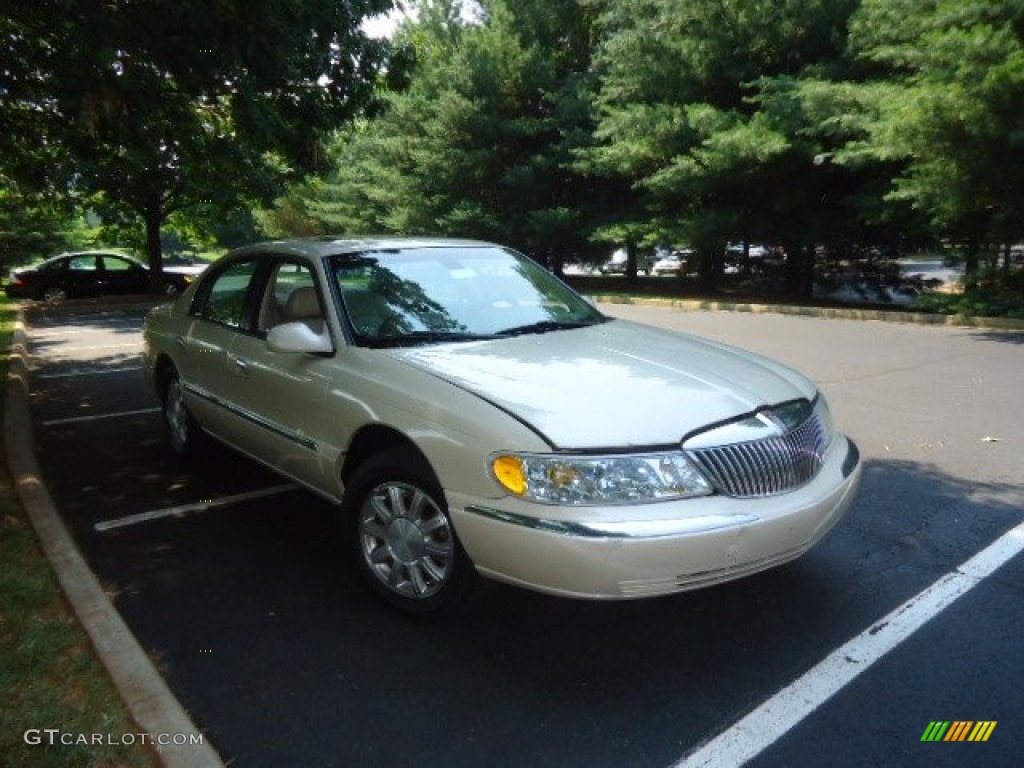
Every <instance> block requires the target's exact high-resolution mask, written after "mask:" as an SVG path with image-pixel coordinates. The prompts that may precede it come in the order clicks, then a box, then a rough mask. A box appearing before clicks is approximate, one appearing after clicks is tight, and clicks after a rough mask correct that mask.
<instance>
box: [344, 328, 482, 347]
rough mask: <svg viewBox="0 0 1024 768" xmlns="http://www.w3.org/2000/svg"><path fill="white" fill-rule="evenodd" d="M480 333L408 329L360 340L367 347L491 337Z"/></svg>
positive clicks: (399, 345)
mask: <svg viewBox="0 0 1024 768" xmlns="http://www.w3.org/2000/svg"><path fill="white" fill-rule="evenodd" d="M493 338H494V336H490V335H487V334H482V333H467V332H466V331H410V332H409V333H399V334H396V335H394V336H363V337H362V338H361V341H363V343H365V344H366V346H368V347H374V348H380V347H405V346H412V345H416V344H440V343H442V342H445V341H481V340H484V339H493Z"/></svg>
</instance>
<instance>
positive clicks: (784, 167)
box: [582, 0, 856, 292]
mask: <svg viewBox="0 0 1024 768" xmlns="http://www.w3.org/2000/svg"><path fill="white" fill-rule="evenodd" d="M602 5H603V14H602V20H603V23H604V29H605V33H604V36H603V39H602V43H601V46H600V51H599V54H598V56H597V59H596V60H597V67H598V72H599V74H600V87H599V89H598V91H597V94H596V99H595V108H596V110H597V112H598V127H597V130H596V133H595V138H596V143H595V145H594V146H593V147H592V148H590V149H589V150H587V151H586V152H584V153H582V161H583V162H584V163H586V165H587V167H588V168H589V169H590V170H591V171H592V172H594V173H604V174H606V175H611V176H617V177H619V178H621V179H623V180H625V181H626V182H628V184H629V187H630V189H631V190H632V194H633V199H632V200H631V201H630V204H629V205H627V206H626V207H627V209H628V210H631V211H632V212H633V214H632V218H633V219H634V220H636V219H641V220H647V221H649V222H652V224H654V225H655V226H657V227H658V228H659V229H661V230H662V232H660V233H658V236H662V237H664V238H665V239H679V238H682V239H684V240H686V241H688V242H689V244H691V245H694V246H696V247H697V248H698V251H699V253H700V255H701V260H700V261H701V270H700V271H701V278H702V281H703V283H704V285H705V286H706V287H711V286H712V284H713V281H714V276H715V273H716V270H717V269H718V268H719V267H720V264H719V263H718V260H719V258H720V255H721V253H722V251H723V249H724V246H725V244H726V242H727V241H728V240H745V241H750V240H755V241H757V240H767V241H772V242H787V243H788V244H789V247H788V248H787V250H788V252H789V255H790V259H791V261H792V263H793V268H792V269H791V270H790V272H791V275H792V279H791V283H792V284H793V286H794V287H795V288H799V289H801V290H803V291H804V292H806V291H808V290H809V287H810V286H809V283H808V281H807V280H806V279H802V276H804V275H805V273H806V270H805V268H804V267H805V265H806V263H807V262H808V258H806V257H807V254H808V252H809V248H810V246H811V245H813V240H812V237H813V235H812V232H813V230H814V229H816V228H817V229H824V227H823V226H817V225H816V223H817V222H820V221H823V220H824V219H825V218H826V214H827V213H828V211H830V210H832V205H831V202H832V200H835V199H838V197H839V195H838V191H839V190H840V189H841V188H842V187H843V186H844V185H845V184H846V183H847V180H844V179H842V178H841V173H839V171H838V169H832V168H824V169H823V168H821V167H820V165H819V166H816V165H815V164H814V162H813V160H814V158H815V157H816V156H818V155H820V154H821V149H820V148H819V147H818V146H817V145H816V144H815V143H814V142H813V141H809V140H807V137H806V136H804V135H803V134H802V127H803V126H801V125H799V124H794V123H793V118H794V117H797V115H795V114H793V113H790V114H788V115H787V114H784V113H781V112H780V110H779V109H778V105H777V104H776V105H775V106H776V108H775V109H774V110H773V111H768V110H767V109H766V104H765V102H764V101H763V99H762V95H763V92H764V91H765V89H767V88H768V87H769V85H770V84H771V83H773V82H775V81H776V80H778V79H782V78H799V77H802V76H804V74H805V73H806V72H808V71H811V70H813V69H814V68H818V69H828V68H830V67H835V66H838V62H840V61H841V60H842V58H843V56H844V47H845V39H846V35H845V29H846V22H847V20H848V18H849V15H850V13H851V12H852V10H853V8H854V7H855V5H856V3H855V2H854V0H843V1H842V2H826V1H825V0H785V1H784V2H777V1H776V0H750V1H749V2H744V3H736V2H730V0H607V2H605V3H603V4H602ZM833 188H834V189H835V190H836V192H832V191H831V190H833ZM823 200H824V201H826V202H827V203H828V205H822V204H821V203H822V201H823Z"/></svg>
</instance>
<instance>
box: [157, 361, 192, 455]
mask: <svg viewBox="0 0 1024 768" xmlns="http://www.w3.org/2000/svg"><path fill="white" fill-rule="evenodd" d="M163 383H164V386H163V400H164V407H163V413H164V428H165V430H166V432H167V441H168V442H169V443H170V445H171V450H172V451H174V452H175V453H176V454H177V455H178V456H183V457H184V456H191V455H194V454H196V453H197V452H198V450H199V447H200V444H201V442H202V429H201V428H200V426H199V424H198V423H197V422H196V420H195V419H194V418H192V414H191V413H189V411H188V407H187V406H186V405H185V398H184V393H183V391H182V388H181V381H180V379H179V378H178V372H177V371H175V370H174V369H171V370H170V371H168V372H167V374H165V376H164V379H163Z"/></svg>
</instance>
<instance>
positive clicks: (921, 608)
mask: <svg viewBox="0 0 1024 768" xmlns="http://www.w3.org/2000/svg"><path fill="white" fill-rule="evenodd" d="M1021 552H1024V523H1021V524H1019V525H1018V526H1017V527H1015V528H1013V529H1011V530H1010V531H1008V532H1007V533H1005V534H1003V535H1002V536H1001V537H1000V538H999V539H997V540H996V541H995V542H994V543H993V544H990V545H989V546H988V547H986V548H985V549H983V550H982V551H981V552H979V553H978V554H977V555H975V556H974V557H972V558H970V559H969V560H967V561H966V562H964V563H963V564H962V565H961V566H960V567H959V568H957V569H956V570H954V571H952V572H950V573H948V574H946V575H945V576H943V577H942V578H941V579H939V580H938V581H936V582H935V583H934V584H932V586H930V587H929V588H928V589H926V590H924V591H923V592H921V593H920V594H918V595H915V596H914V597H912V598H910V599H909V600H907V601H906V602H905V603H903V604H902V605H901V606H899V607H898V608H896V609H895V610H894V611H892V612H891V613H890V614H889V615H888V616H886V617H885V618H883V619H882V620H880V621H878V622H877V623H876V624H874V626H872V627H869V628H868V629H866V630H865V631H864V632H862V633H860V634H859V635H857V636H856V637H855V638H853V639H852V640H850V641H849V642H848V643H846V644H845V645H843V646H841V647H839V648H837V649H836V650H835V651H833V652H832V653H831V654H830V655H829V656H828V657H827V658H826V659H825V660H824V661H822V662H821V663H819V664H818V665H817V666H815V667H813V668H812V669H810V670H809V671H808V672H807V673H805V674H804V675H803V676H802V677H800V678H799V679H797V680H796V681H795V682H793V683H792V684H790V685H789V686H787V687H786V688H784V689H783V690H781V691H779V692H778V693H777V694H775V695H774V696H772V697H771V698H770V699H768V701H766V702H764V703H763V704H762V705H761V706H759V707H758V708H757V709H755V710H754V711H753V712H751V713H750V714H748V715H747V716H746V717H744V718H742V719H741V720H740V721H739V722H737V723H736V724H734V725H733V726H732V727H731V728H729V729H728V730H726V731H725V732H723V733H721V734H719V735H718V736H716V737H715V738H713V739H711V740H710V741H708V742H706V743H705V744H704V745H703V746H701V747H700V748H699V749H697V750H696V751H694V752H692V753H690V754H689V755H687V756H686V757H684V758H683V759H682V760H680V761H679V762H677V763H675V765H674V766H673V768H697V767H698V766H700V767H701V768H709V767H715V768H717V767H718V766H721V768H727V767H728V766H738V765H743V764H744V763H746V762H747V761H749V760H751V759H753V758H754V757H757V755H759V754H760V753H761V752H763V751H764V750H766V749H767V748H768V747H770V746H771V745H772V744H774V743H775V742H776V741H778V740H779V739H780V738H782V736H784V735H785V734H786V733H787V732H788V731H790V730H791V729H793V728H794V727H796V726H797V725H799V724H800V722H801V721H803V720H804V719H805V718H807V717H808V716H809V715H811V714H812V713H813V712H814V711H815V710H816V709H818V707H820V706H821V705H822V704H824V703H825V702H826V701H828V700H829V699H830V698H831V697H832V696H834V695H835V694H836V693H838V692H839V691H840V690H842V689H843V688H844V687H845V686H847V685H849V684H850V683H851V682H852V681H853V680H854V679H855V678H856V677H857V676H859V675H860V674H861V673H862V672H864V671H866V670H867V669H869V668H870V667H871V666H872V665H873V664H874V663H875V662H876V661H878V660H879V659H881V658H882V657H883V656H885V655H886V654H887V653H889V651H891V650H893V649H894V648H896V646H898V645H899V644H900V643H902V642H903V641H904V640H906V639H907V638H908V637H910V636H911V635H912V634H913V633H914V632H916V631H917V630H919V629H920V628H921V627H922V626H924V625H925V624H926V623H927V622H928V621H930V620H931V619H933V618H935V617H936V616H938V615H939V614H940V613H942V611H944V610H945V609H946V608H948V607H949V606H950V605H951V604H952V603H953V602H954V601H956V600H957V599H958V598H960V597H963V596H964V595H965V594H967V593H968V592H969V591H970V590H971V589H973V588H974V587H976V586H978V584H980V583H981V582H982V581H983V580H984V579H985V578H987V577H988V576H991V575H992V574H993V573H994V572H995V571H996V570H997V569H998V568H1000V567H1001V566H1003V565H1005V564H1006V563H1007V562H1009V561H1010V560H1011V559H1012V558H1013V557H1015V556H1016V555H1019V554H1020V553H1021ZM991 726H992V728H994V727H995V723H994V722H992V723H991ZM963 730H966V729H963ZM925 735H928V731H926V732H925ZM988 735H991V730H989V731H988ZM986 738H987V737H986ZM925 740H926V739H924V738H923V737H922V741H925ZM928 740H930V739H928ZM975 740H977V739H975Z"/></svg>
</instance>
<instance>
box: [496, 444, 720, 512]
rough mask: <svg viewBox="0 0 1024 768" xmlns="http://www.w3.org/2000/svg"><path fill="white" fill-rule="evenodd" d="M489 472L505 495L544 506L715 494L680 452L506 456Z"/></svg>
mask: <svg viewBox="0 0 1024 768" xmlns="http://www.w3.org/2000/svg"><path fill="white" fill-rule="evenodd" d="M491 472H492V474H493V475H494V479H495V480H497V481H498V483H499V484H500V485H501V486H502V487H503V488H504V489H505V490H507V491H509V492H510V493H512V494H514V495H516V496H519V497H521V498H524V499H529V500H530V501H536V502H540V503H542V504H571V505H600V504H628V503H631V502H638V501H664V500H668V499H682V498H686V497H688V496H704V495H707V494H709V493H711V492H712V488H711V484H710V483H709V482H708V481H707V480H706V479H705V478H704V476H703V475H702V474H701V473H700V471H699V470H698V469H697V467H696V466H694V464H693V463H692V462H691V461H690V460H689V459H687V458H686V456H684V455H683V454H682V453H681V452H679V453H676V452H672V453H656V454H642V455H625V456H558V455H547V454H524V453H503V454H496V455H494V456H492V457H491Z"/></svg>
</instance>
